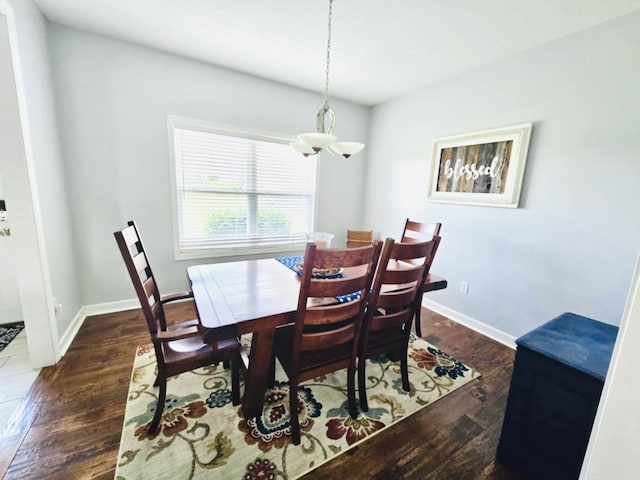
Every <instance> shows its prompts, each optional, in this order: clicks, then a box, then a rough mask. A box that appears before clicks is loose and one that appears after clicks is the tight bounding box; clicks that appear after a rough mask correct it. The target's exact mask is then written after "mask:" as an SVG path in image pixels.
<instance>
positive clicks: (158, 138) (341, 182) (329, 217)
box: [49, 24, 370, 305]
mask: <svg viewBox="0 0 640 480" xmlns="http://www.w3.org/2000/svg"><path fill="white" fill-rule="evenodd" d="M49 33H50V35H49V40H50V49H51V54H52V59H53V62H52V64H53V78H54V85H55V93H56V99H57V105H58V118H59V126H60V131H61V138H62V151H63V156H64V158H65V170H66V174H67V181H68V185H69V187H70V189H69V192H70V202H71V204H72V205H73V212H74V225H75V230H76V233H77V236H76V241H75V247H76V252H77V255H78V262H79V263H78V264H79V265H80V266H81V267H80V268H79V278H80V280H81V284H82V288H83V292H82V301H83V304H85V305H90V304H97V303H102V302H110V301H116V300H124V299H131V298H133V297H134V294H133V289H132V287H131V285H130V282H129V281H128V280H127V276H126V271H125V268H124V265H123V263H122V259H121V258H120V257H119V253H118V251H117V248H116V244H115V241H114V239H113V235H112V233H113V232H114V231H115V230H117V229H119V228H122V227H123V226H124V225H125V222H126V221H127V220H130V219H135V220H136V221H137V222H138V223H139V226H140V229H141V232H142V234H143V236H144V240H145V245H146V247H147V249H148V250H149V252H150V256H151V260H152V262H153V264H154V270H155V273H156V275H157V276H158V278H159V283H160V288H161V290H162V291H163V292H167V293H168V292H170V291H175V290H181V289H185V288H187V286H188V283H187V279H186V273H185V268H186V266H187V265H189V264H193V263H198V262H193V261H192V262H184V261H180V262H178V261H175V260H174V259H173V240H172V238H173V234H172V225H171V203H170V199H171V193H170V183H169V153H168V132H167V125H166V124H167V115H168V114H176V115H182V116H186V117H192V118H196V119H201V120H206V121H211V122H218V123H224V124H230V125H239V126H244V127H248V128H252V129H259V130H267V131H271V132H281V133H288V134H296V133H300V132H301V131H310V130H313V129H315V115H316V112H317V111H318V108H319V107H320V103H321V96H320V95H319V94H317V93H311V92H306V91H303V90H299V89H295V88H291V87H287V86H284V85H281V84H277V83H273V82H269V81H265V80H261V79H258V78H256V77H252V76H248V75H243V74H239V73H235V72H232V71H229V70H225V69H221V68H217V67H213V66H210V65H206V64H203V63H199V62H196V61H192V60H188V59H185V58H181V57H177V56H174V55H170V54H166V53H162V52H158V51H155V50H151V49H147V48H143V47H137V46H134V45H131V44H128V43H124V42H119V41H114V40H111V39H108V38H106V37H101V36H97V35H92V34H88V33H84V32H80V31H78V30H74V29H70V28H67V27H63V26H60V25H55V24H52V25H50V32H49ZM320 73H321V72H320ZM332 107H333V108H334V110H335V111H336V114H337V117H338V119H337V125H336V133H337V135H338V136H339V137H341V138H343V139H353V140H366V137H367V126H368V120H369V113H370V112H369V109H367V108H365V107H361V106H358V105H354V104H351V103H348V102H341V101H339V100H333V101H332ZM301 161H302V160H301ZM365 162H366V153H365V154H361V155H358V156H357V157H354V158H353V159H351V160H344V159H341V158H337V157H332V156H329V155H326V156H324V157H322V158H321V159H320V162H319V164H320V167H319V188H320V190H319V203H320V207H319V212H318V218H317V223H318V225H317V227H318V229H319V230H326V231H330V232H335V233H337V234H342V235H344V233H345V232H346V229H347V227H351V228H356V227H359V226H360V223H361V221H362V219H361V217H360V211H361V202H362V199H363V183H362V180H361V179H362V178H363V177H364V171H365V170H364V166H365ZM219 260H224V261H228V260H230V258H229V257H226V258H224V259H209V260H201V261H200V262H199V263H202V262H203V261H211V262H215V261H219Z"/></svg>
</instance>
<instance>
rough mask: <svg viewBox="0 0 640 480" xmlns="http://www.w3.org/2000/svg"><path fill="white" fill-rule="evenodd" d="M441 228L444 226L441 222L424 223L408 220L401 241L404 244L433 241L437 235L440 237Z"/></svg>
mask: <svg viewBox="0 0 640 480" xmlns="http://www.w3.org/2000/svg"><path fill="white" fill-rule="evenodd" d="M441 228H442V224H441V223H440V222H436V223H422V222H416V221H413V220H409V219H408V218H407V219H406V221H405V222H404V229H403V230H402V236H401V237H400V241H401V242H403V243H410V242H424V241H425V240H431V239H432V238H433V237H435V236H436V235H437V236H439V235H440V229H441Z"/></svg>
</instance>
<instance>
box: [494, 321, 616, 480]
mask: <svg viewBox="0 0 640 480" xmlns="http://www.w3.org/2000/svg"><path fill="white" fill-rule="evenodd" d="M617 333H618V328H617V327H615V326H613V325H608V324H606V323H602V322H598V321H596V320H592V319H589V318H586V317H583V316H580V315H576V314H574V313H564V314H562V315H560V316H559V317H557V318H554V319H553V320H551V321H550V322H547V323H545V324H544V325H542V326H541V327H538V328H537V329H535V330H533V331H532V332H530V333H528V334H526V335H523V336H522V337H520V338H519V339H518V340H516V344H517V350H516V357H515V361H514V366H513V373H512V376H511V387H510V389H509V397H508V400H507V408H506V411H505V417H504V423H503V425H502V435H501V437H500V442H499V444H498V450H497V460H498V461H499V462H500V463H502V464H504V465H506V466H508V467H510V468H513V469H514V470H517V471H519V472H522V473H524V474H525V475H527V476H528V477H529V478H531V479H545V480H568V479H577V478H578V477H579V475H580V468H581V466H582V460H583V458H584V453H585V451H586V448H587V443H588V441H589V435H590V433H591V427H592V426H593V420H594V417H595V414H596V410H597V408H598V402H599V400H600V394H601V393H602V387H603V385H604V379H605V376H606V374H607V369H608V367H609V361H610V359H611V353H612V351H613V346H614V344H615V340H616V336H617Z"/></svg>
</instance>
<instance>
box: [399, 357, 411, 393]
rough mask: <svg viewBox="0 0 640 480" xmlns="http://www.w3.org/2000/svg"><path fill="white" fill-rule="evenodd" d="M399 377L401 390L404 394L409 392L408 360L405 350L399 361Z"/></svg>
mask: <svg viewBox="0 0 640 480" xmlns="http://www.w3.org/2000/svg"><path fill="white" fill-rule="evenodd" d="M400 375H401V377H402V389H403V390H404V391H405V392H408V391H409V359H408V354H407V349H405V354H404V355H403V356H402V358H401V359H400Z"/></svg>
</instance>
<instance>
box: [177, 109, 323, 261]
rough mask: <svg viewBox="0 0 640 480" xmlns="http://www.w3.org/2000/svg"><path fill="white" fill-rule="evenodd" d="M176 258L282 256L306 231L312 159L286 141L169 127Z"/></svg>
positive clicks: (313, 176)
mask: <svg viewBox="0 0 640 480" xmlns="http://www.w3.org/2000/svg"><path fill="white" fill-rule="evenodd" d="M169 125H170V132H169V134H170V135H171V136H172V140H173V147H174V148H173V150H174V152H173V153H174V166H175V169H174V170H175V189H176V191H175V193H176V197H175V200H176V201H175V209H176V215H175V217H176V221H177V242H178V252H177V253H178V255H182V256H188V257H194V256H207V255H211V254H223V255H224V254H225V253H226V254H238V253H243V252H249V253H256V252H259V251H274V250H277V249H280V250H286V248H287V246H288V247H289V248H290V247H291V246H292V245H293V244H300V243H303V242H305V232H309V231H312V230H313V217H314V212H315V188H316V160H315V158H311V157H309V158H304V157H302V156H301V155H300V154H299V153H297V152H295V151H293V150H292V149H291V148H290V147H289V145H288V143H282V142H287V139H286V138H278V137H274V136H272V135H267V134H258V133H254V132H238V131H230V130H228V129H220V128H216V127H212V126H208V127H204V126H203V124H201V123H195V122H194V124H192V125H189V124H188V122H184V121H181V122H176V121H173V122H172V121H171V119H170V122H169Z"/></svg>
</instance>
